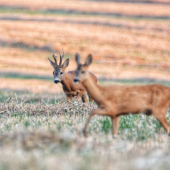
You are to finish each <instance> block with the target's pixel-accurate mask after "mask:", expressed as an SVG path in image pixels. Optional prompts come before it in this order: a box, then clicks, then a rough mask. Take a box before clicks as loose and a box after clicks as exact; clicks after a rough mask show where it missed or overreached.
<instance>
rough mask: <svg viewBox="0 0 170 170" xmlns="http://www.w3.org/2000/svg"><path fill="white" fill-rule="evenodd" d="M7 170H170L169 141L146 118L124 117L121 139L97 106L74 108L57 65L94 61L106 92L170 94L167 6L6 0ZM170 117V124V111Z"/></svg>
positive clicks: (2, 101) (0, 103) (0, 118)
mask: <svg viewBox="0 0 170 170" xmlns="http://www.w3.org/2000/svg"><path fill="white" fill-rule="evenodd" d="M0 34H1V37H0V82H1V83H0V169H2V170H7V169H17V170H19V169H21V170H23V169H25V170H26V169H27V170H29V169H30V170H33V169H40V170H46V169H48V170H53V169H62V170H63V169H77V170H79V169H82V170H86V169H88V170H89V169H106V170H107V169H108V170H109V169H115V170H116V169H125V170H136V169H139V170H144V169H147V170H149V169H152V170H153V169H154V170H159V169H167V170H168V169H169V167H170V161H169V160H170V145H169V137H168V136H167V134H166V133H165V131H164V129H163V128H162V126H161V125H160V123H159V122H158V121H157V120H156V119H155V118H154V117H153V116H150V117H147V116H145V115H143V114H140V115H128V116H122V117H121V120H120V125H119V134H118V138H117V139H112V136H111V131H112V125H111V121H110V118H106V117H102V116H94V118H93V119H92V121H91V123H90V128H89V137H88V138H84V136H83V134H82V129H83V127H84V125H85V122H86V121H87V118H88V116H89V113H90V111H91V110H92V109H94V108H96V107H97V106H96V104H95V102H94V103H86V104H83V103H82V102H81V101H79V102H78V103H75V102H74V101H73V103H72V104H67V103H66V98H65V96H64V94H63V92H62V87H61V85H60V84H59V85H55V84H54V83H53V77H52V71H53V69H52V67H51V66H50V64H49V62H48V60H47V58H51V59H52V53H53V51H54V50H56V55H58V54H59V52H60V53H62V48H63V49H64V51H65V59H66V58H70V65H69V67H68V69H67V71H70V70H74V69H75V68H76V64H75V61H74V55H75V53H76V52H79V53H80V55H81V56H82V60H83V61H84V60H85V57H86V56H87V55H88V54H89V53H91V54H92V55H93V58H94V61H93V64H92V65H91V67H90V71H91V72H93V73H94V74H95V75H96V76H97V77H98V82H99V84H102V85H107V84H113V83H117V84H124V85H131V84H150V83H161V84H163V85H166V86H170V82H169V79H170V48H169V47H170V41H169V40H170V3H169V1H167V0H164V1H163V0H154V1H153V0H151V1H149V3H148V2H146V1H143V0H141V1H140V2H138V3H136V1H135V0H134V1H133V0H131V1H124V2H119V3H118V2H112V1H104V2H101V1H71V0H70V1H55V2H54V1H52V0H48V1H42V0H39V1H32V0H31V1H20V0H15V1H4V0H0ZM167 119H168V121H169V122H170V118H169V110H167Z"/></svg>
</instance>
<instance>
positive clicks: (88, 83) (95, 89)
mask: <svg viewBox="0 0 170 170" xmlns="http://www.w3.org/2000/svg"><path fill="white" fill-rule="evenodd" d="M82 84H83V86H84V87H85V88H86V90H87V92H88V93H89V95H90V96H91V97H92V98H93V99H94V100H95V101H96V102H97V104H98V105H102V104H104V103H105V101H104V99H103V97H102V90H103V87H102V86H100V85H98V84H96V83H94V81H93V80H92V79H91V78H90V75H89V76H88V78H87V79H86V80H84V81H83V82H82Z"/></svg>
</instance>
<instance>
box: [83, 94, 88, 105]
mask: <svg viewBox="0 0 170 170" xmlns="http://www.w3.org/2000/svg"><path fill="white" fill-rule="evenodd" d="M81 99H82V101H83V103H85V102H88V98H87V93H84V94H83V95H82V96H81Z"/></svg>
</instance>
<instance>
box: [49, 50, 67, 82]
mask: <svg viewBox="0 0 170 170" xmlns="http://www.w3.org/2000/svg"><path fill="white" fill-rule="evenodd" d="M53 58H54V62H53V61H51V60H50V59H49V58H48V60H49V62H50V64H51V66H52V67H53V68H54V71H53V76H54V83H56V84H57V83H59V82H61V81H62V79H63V75H64V73H65V69H66V68H67V67H68V65H69V59H66V60H65V61H64V63H63V64H62V59H63V58H64V50H63V55H60V62H59V64H58V63H57V56H55V51H54V53H53Z"/></svg>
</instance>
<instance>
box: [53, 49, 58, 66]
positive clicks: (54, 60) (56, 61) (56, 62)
mask: <svg viewBox="0 0 170 170" xmlns="http://www.w3.org/2000/svg"><path fill="white" fill-rule="evenodd" d="M53 58H54V61H55V64H56V65H58V64H57V59H56V58H57V56H55V51H54V52H53Z"/></svg>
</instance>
